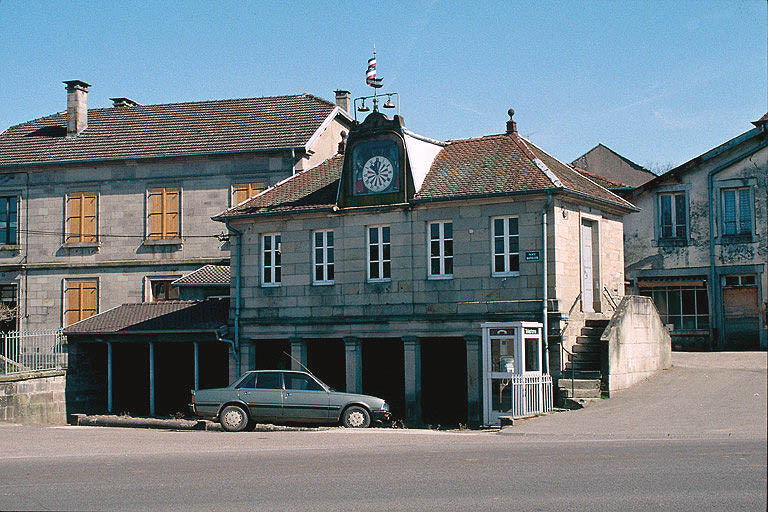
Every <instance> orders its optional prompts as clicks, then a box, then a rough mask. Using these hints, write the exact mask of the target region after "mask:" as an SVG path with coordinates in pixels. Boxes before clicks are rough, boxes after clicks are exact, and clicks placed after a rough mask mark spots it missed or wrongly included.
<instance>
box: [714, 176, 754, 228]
mask: <svg viewBox="0 0 768 512" xmlns="http://www.w3.org/2000/svg"><path fill="white" fill-rule="evenodd" d="M721 194H722V198H723V202H722V211H723V235H724V236H738V235H751V234H752V202H751V201H750V200H749V188H748V187H743V188H726V189H723V190H722V191H721Z"/></svg>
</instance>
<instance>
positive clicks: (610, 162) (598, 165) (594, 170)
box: [571, 144, 656, 188]
mask: <svg viewBox="0 0 768 512" xmlns="http://www.w3.org/2000/svg"><path fill="white" fill-rule="evenodd" d="M571 165H572V166H574V167H577V168H579V169H586V170H587V171H588V172H589V173H590V177H593V176H594V177H599V178H600V179H603V180H609V181H614V182H616V183H620V184H623V186H626V187H639V186H640V185H642V184H643V183H646V182H648V181H650V180H652V179H653V178H655V177H656V174H654V173H653V172H651V171H649V170H648V169H646V168H645V167H643V166H642V165H638V164H636V163H635V162H633V161H632V160H630V159H629V158H626V157H625V156H622V155H620V154H618V153H617V152H615V151H614V150H612V149H611V148H609V147H608V146H606V145H604V144H598V145H597V146H595V147H594V148H592V149H590V150H589V151H587V152H586V153H584V154H583V155H581V156H580V157H579V158H577V159H576V160H574V161H573V162H571ZM601 185H602V183H601ZM608 188H610V187H608Z"/></svg>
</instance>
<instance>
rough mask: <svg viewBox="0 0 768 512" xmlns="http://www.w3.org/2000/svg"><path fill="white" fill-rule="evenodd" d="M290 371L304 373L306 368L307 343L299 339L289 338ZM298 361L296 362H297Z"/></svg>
mask: <svg viewBox="0 0 768 512" xmlns="http://www.w3.org/2000/svg"><path fill="white" fill-rule="evenodd" d="M291 357H292V358H293V359H291V370H299V371H305V370H304V368H302V366H301V365H302V364H303V365H304V366H307V342H306V341H305V340H303V339H301V338H291ZM297 361H298V362H297ZM299 363H301V364H299Z"/></svg>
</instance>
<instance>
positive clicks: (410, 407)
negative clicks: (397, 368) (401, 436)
mask: <svg viewBox="0 0 768 512" xmlns="http://www.w3.org/2000/svg"><path fill="white" fill-rule="evenodd" d="M403 352H404V353H403V359H404V363H405V372H404V373H405V422H406V424H407V425H408V426H417V425H421V424H422V422H423V420H422V418H421V340H419V338H418V337H416V336H403Z"/></svg>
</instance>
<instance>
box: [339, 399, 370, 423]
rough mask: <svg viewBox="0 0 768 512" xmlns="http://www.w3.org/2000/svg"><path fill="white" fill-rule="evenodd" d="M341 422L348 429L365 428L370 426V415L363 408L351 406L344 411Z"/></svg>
mask: <svg viewBox="0 0 768 512" xmlns="http://www.w3.org/2000/svg"><path fill="white" fill-rule="evenodd" d="M341 422H342V423H343V424H344V426H345V427H348V428H366V427H369V426H370V425H371V415H370V414H368V411H366V410H365V409H364V408H363V407H359V406H357V405H353V406H352V407H349V408H347V410H346V411H344V415H343V416H342V418H341Z"/></svg>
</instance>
